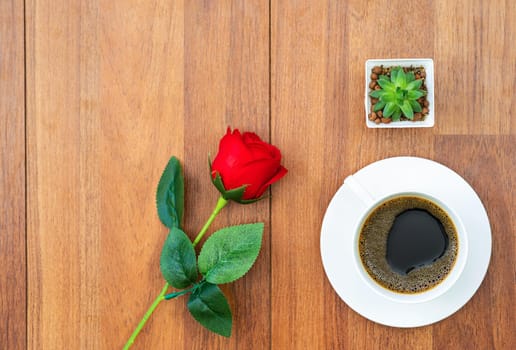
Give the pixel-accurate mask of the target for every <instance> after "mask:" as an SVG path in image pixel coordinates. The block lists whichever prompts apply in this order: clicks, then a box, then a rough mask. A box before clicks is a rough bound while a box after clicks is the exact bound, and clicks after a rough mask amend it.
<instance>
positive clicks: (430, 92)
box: [365, 58, 435, 128]
mask: <svg viewBox="0 0 516 350" xmlns="http://www.w3.org/2000/svg"><path fill="white" fill-rule="evenodd" d="M382 65H383V66H386V67H397V66H401V67H410V66H419V67H424V68H425V72H426V78H425V85H426V88H427V97H426V98H427V100H428V102H429V103H430V105H429V106H428V109H429V111H428V115H427V116H426V118H425V120H422V121H417V122H413V121H409V120H405V121H399V122H391V123H388V124H385V123H380V124H376V123H375V122H373V121H371V120H369V118H368V116H369V114H370V113H371V97H370V96H369V82H370V81H371V78H370V76H371V69H373V67H375V66H382ZM365 111H366V113H365V120H366V125H367V127H368V128H429V127H432V126H434V113H435V106H434V61H433V60H432V59H431V58H392V59H371V60H367V61H366V63H365Z"/></svg>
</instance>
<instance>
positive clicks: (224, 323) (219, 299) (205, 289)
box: [188, 282, 233, 337]
mask: <svg viewBox="0 0 516 350" xmlns="http://www.w3.org/2000/svg"><path fill="white" fill-rule="evenodd" d="M188 310H189V311H190V313H191V314H192V316H193V318H195V319H196V320H197V322H199V323H200V324H202V325H203V326H204V327H206V328H208V329H209V330H210V331H212V332H215V333H217V334H220V335H223V336H225V337H229V336H230V335H231V328H232V324H233V317H232V315H231V309H230V308H229V304H228V301H227V300H226V297H225V296H224V294H222V291H221V290H220V288H219V287H218V286H216V285H215V284H211V283H208V282H203V283H201V284H200V285H199V287H198V288H196V289H194V291H193V292H192V294H191V295H190V298H189V299H188Z"/></svg>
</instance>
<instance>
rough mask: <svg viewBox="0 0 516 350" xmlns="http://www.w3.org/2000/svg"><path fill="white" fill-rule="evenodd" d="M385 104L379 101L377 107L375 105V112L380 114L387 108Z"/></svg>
mask: <svg viewBox="0 0 516 350" xmlns="http://www.w3.org/2000/svg"><path fill="white" fill-rule="evenodd" d="M385 104H386V102H385V101H378V102H377V103H376V104H375V105H374V108H373V110H374V111H375V112H378V111H379V110H381V109H382V108H383V107H385Z"/></svg>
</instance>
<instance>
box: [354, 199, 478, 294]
mask: <svg viewBox="0 0 516 350" xmlns="http://www.w3.org/2000/svg"><path fill="white" fill-rule="evenodd" d="M406 196H416V197H422V198H424V199H427V200H430V201H431V202H433V203H435V204H436V205H438V206H439V207H440V208H441V209H443V210H444V211H445V212H446V213H447V214H448V216H449V217H450V219H451V220H452V222H453V224H454V226H455V230H456V232H457V240H458V247H459V249H458V252H457V257H456V258H455V262H454V263H453V266H452V268H451V270H450V272H448V274H447V275H446V276H445V277H444V279H443V280H442V281H441V282H439V283H438V284H437V285H436V286H434V287H432V288H430V289H427V290H424V291H421V292H418V293H401V292H395V291H392V290H389V289H387V288H385V287H383V286H381V285H380V284H379V283H378V282H376V281H375V280H374V279H373V278H372V277H371V276H370V275H369V273H368V272H367V271H366V269H365V267H364V265H363V263H362V259H361V258H360V253H359V248H358V246H359V244H358V240H359V236H360V231H361V228H362V225H363V224H364V221H365V220H366V219H367V217H368V216H369V214H371V213H372V212H373V210H375V209H376V208H377V207H378V206H380V205H381V204H383V203H384V202H386V201H388V200H390V199H392V198H396V197H406ZM353 255H354V261H355V268H356V270H357V271H358V275H359V276H360V278H361V279H362V281H363V282H364V283H365V284H366V285H368V286H369V287H370V288H371V289H372V290H373V291H374V292H376V293H377V294H379V295H380V296H382V297H384V298H387V299H389V300H391V301H395V302H399V303H422V302H427V301H430V300H432V299H435V298H437V297H439V296H441V295H443V294H444V293H446V292H447V291H448V290H450V289H451V288H452V287H453V286H454V285H455V283H456V282H457V280H458V279H459V277H460V275H461V274H462V271H463V270H464V266H465V265H466V260H467V255H468V240H467V235H466V231H465V229H464V225H463V224H462V221H461V220H460V217H459V216H458V215H457V214H456V212H455V210H453V209H452V208H450V207H449V206H448V205H446V204H445V203H443V201H441V200H439V199H438V198H435V197H433V196H432V195H429V194H427V193H421V192H399V193H394V194H390V195H388V196H384V197H383V198H379V199H377V200H375V201H374V202H373V204H372V205H371V206H370V207H369V208H368V210H366V212H365V213H364V214H363V215H362V217H361V218H360V220H358V224H357V226H356V227H355V229H354V238H353Z"/></svg>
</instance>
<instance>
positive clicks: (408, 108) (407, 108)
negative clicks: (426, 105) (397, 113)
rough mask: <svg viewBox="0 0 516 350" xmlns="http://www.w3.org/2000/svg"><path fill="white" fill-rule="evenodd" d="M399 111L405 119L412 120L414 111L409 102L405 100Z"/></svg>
mask: <svg viewBox="0 0 516 350" xmlns="http://www.w3.org/2000/svg"><path fill="white" fill-rule="evenodd" d="M400 109H401V111H402V112H403V114H404V115H405V117H407V118H409V119H414V111H413V110H412V106H411V105H410V102H409V101H407V100H405V101H404V102H403V104H402V105H401V106H400Z"/></svg>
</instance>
